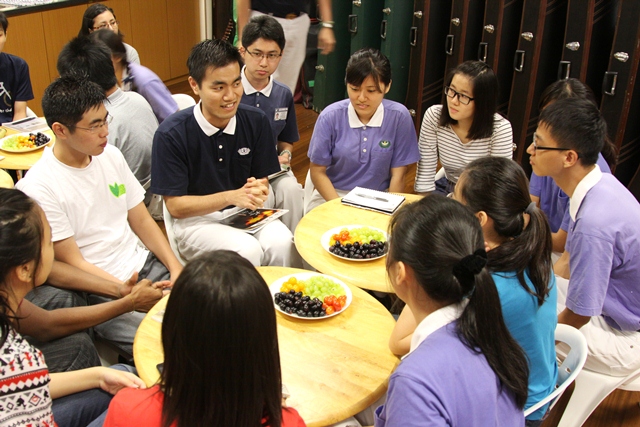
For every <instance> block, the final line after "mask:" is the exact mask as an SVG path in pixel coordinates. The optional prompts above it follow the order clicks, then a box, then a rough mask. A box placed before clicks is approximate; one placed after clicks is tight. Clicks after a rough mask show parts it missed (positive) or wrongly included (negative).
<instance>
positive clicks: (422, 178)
mask: <svg viewBox="0 0 640 427" xmlns="http://www.w3.org/2000/svg"><path fill="white" fill-rule="evenodd" d="M441 111H442V105H434V106H432V107H429V109H428V110H427V111H426V112H425V113H424V119H423V120H422V126H421V128H420V139H419V141H418V145H419V146H420V161H419V162H418V170H417V173H416V182H415V186H414V189H415V191H416V192H418V193H425V192H429V191H434V190H435V189H436V186H435V182H434V181H435V175H436V167H437V165H438V160H440V163H441V164H442V167H443V168H444V170H445V172H446V175H447V178H448V179H449V181H451V182H454V183H456V182H458V178H459V177H460V174H462V171H463V170H464V168H465V167H466V165H467V164H468V163H470V162H472V161H473V160H475V159H477V158H480V157H485V156H496V157H506V158H508V159H511V158H512V157H513V132H512V130H511V123H509V121H508V120H507V119H505V118H504V117H502V116H501V115H500V114H497V113H496V114H495V115H494V123H493V134H492V135H491V136H490V137H488V138H482V139H475V140H473V141H469V142H468V143H466V144H463V143H462V141H460V138H458V135H456V133H455V132H454V131H453V129H451V126H449V125H447V126H445V127H442V126H440V125H439V124H438V122H439V120H440V112H441Z"/></svg>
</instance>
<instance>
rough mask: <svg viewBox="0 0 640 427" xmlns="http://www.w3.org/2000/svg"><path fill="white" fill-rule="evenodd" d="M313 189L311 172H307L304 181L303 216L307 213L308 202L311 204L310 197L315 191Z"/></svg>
mask: <svg viewBox="0 0 640 427" xmlns="http://www.w3.org/2000/svg"><path fill="white" fill-rule="evenodd" d="M315 188H316V187H315V186H314V185H313V181H311V170H309V171H308V172H307V178H306V179H305V181H304V215H306V214H307V213H308V212H309V209H308V207H309V202H311V197H312V196H313V190H315Z"/></svg>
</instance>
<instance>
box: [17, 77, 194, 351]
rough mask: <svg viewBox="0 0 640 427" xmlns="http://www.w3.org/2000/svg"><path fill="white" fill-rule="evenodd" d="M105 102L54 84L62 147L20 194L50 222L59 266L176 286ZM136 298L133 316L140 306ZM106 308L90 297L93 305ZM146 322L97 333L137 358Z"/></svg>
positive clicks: (45, 102) (64, 82)
mask: <svg viewBox="0 0 640 427" xmlns="http://www.w3.org/2000/svg"><path fill="white" fill-rule="evenodd" d="M105 100H106V97H105V94H104V91H103V90H101V88H100V87H99V86H98V85H96V84H94V83H92V82H89V81H87V80H84V78H82V77H75V76H63V77H61V78H59V79H57V80H55V81H54V82H53V83H52V84H51V85H49V87H48V88H47V89H46V91H45V93H44V97H43V99H42V107H43V110H44V115H45V118H46V120H47V124H48V125H49V127H50V128H51V129H52V130H53V133H54V134H55V137H56V143H55V145H54V146H53V148H49V147H46V148H45V151H44V153H43V156H42V158H41V159H40V160H39V161H38V162H37V163H36V164H35V165H34V166H33V167H32V168H31V170H29V173H28V174H27V175H26V176H25V178H23V179H22V180H20V181H19V182H18V184H17V185H16V187H17V188H18V189H19V190H22V191H24V192H25V193H26V194H28V195H29V196H31V197H32V198H33V199H35V200H36V201H37V202H38V204H39V205H40V207H42V209H43V210H44V212H45V214H46V215H47V219H48V220H49V223H50V224H51V232H52V240H53V248H54V252H55V257H56V260H58V261H61V262H64V263H66V264H70V265H72V266H74V267H76V268H79V269H81V270H84V271H85V272H87V273H90V274H93V275H94V276H98V277H101V278H103V279H106V280H108V281H111V282H116V283H123V282H125V281H127V280H129V279H130V278H131V277H132V275H134V274H135V273H137V272H138V273H139V277H140V278H141V279H142V278H147V279H149V280H151V281H152V282H156V281H159V280H169V279H170V280H171V281H172V282H173V281H174V280H175V279H176V278H177V276H178V275H179V274H180V272H181V271H182V265H181V264H180V262H179V261H178V260H177V259H176V257H175V255H174V254H173V252H172V250H171V248H170V247H169V243H168V242H167V240H166V238H165V237H164V235H163V234H162V231H160V228H159V227H158V225H157V224H156V222H155V221H154V220H153V219H152V218H151V216H150V215H149V213H148V212H147V209H146V208H145V206H144V203H143V199H144V194H145V191H144V189H143V188H142V186H141V185H140V184H139V183H138V181H137V180H136V178H135V176H134V175H133V173H132V172H131V170H130V169H129V166H128V165H127V163H126V162H125V159H124V156H123V155H122V153H120V151H119V150H118V149H117V148H116V147H113V146H112V145H110V144H107V136H108V134H109V122H110V121H111V118H110V114H109V113H108V112H107V109H106V108H105V106H104V101H105ZM140 241H141V242H142V244H140ZM143 245H144V246H143ZM37 296H38V295H37V293H36V294H35V297H36V298H37ZM130 299H131V309H135V308H136V307H140V305H139V303H140V302H138V305H136V301H135V297H130ZM105 301H109V299H107V298H105V297H102V296H98V295H89V302H90V303H91V304H97V303H101V302H105ZM34 303H35V302H34ZM143 317H144V315H143V314H142V313H137V312H131V313H127V314H124V315H121V316H118V317H116V318H115V319H113V320H110V321H107V322H105V323H102V324H101V325H99V326H98V327H96V329H95V330H96V332H97V333H98V334H99V335H101V336H103V337H104V338H105V339H107V340H109V341H111V342H113V343H114V344H115V345H117V346H118V347H119V348H120V350H121V351H122V352H123V353H126V354H128V355H131V354H132V343H133V337H134V335H135V331H136V329H137V327H138V325H139V324H140V322H141V321H142V318H143Z"/></svg>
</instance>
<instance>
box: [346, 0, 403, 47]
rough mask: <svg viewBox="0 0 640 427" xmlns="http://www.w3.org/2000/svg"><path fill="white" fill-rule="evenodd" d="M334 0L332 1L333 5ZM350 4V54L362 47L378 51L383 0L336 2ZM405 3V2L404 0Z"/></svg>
mask: <svg viewBox="0 0 640 427" xmlns="http://www.w3.org/2000/svg"><path fill="white" fill-rule="evenodd" d="M335 1H336V0H334V3H335ZM337 1H341V2H345V3H352V4H353V5H352V7H351V14H350V15H349V34H350V35H351V53H353V52H355V51H356V50H358V49H362V48H363V47H372V48H375V49H380V37H379V34H380V23H381V22H382V13H381V12H382V9H383V8H384V0H353V1H352V2H350V1H349V0H337ZM405 1H406V0H405Z"/></svg>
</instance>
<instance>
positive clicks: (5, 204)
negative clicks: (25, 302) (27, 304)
mask: <svg viewBox="0 0 640 427" xmlns="http://www.w3.org/2000/svg"><path fill="white" fill-rule="evenodd" d="M36 206H38V205H37V204H36V202H34V201H33V199H30V198H29V196H27V195H26V194H24V193H23V192H22V191H20V190H16V189H8V188H0V347H2V346H3V345H4V342H5V341H6V339H7V335H8V332H9V329H10V328H11V320H12V319H15V318H16V317H15V313H12V312H11V308H10V306H9V301H8V295H9V294H10V293H12V290H11V289H7V288H6V287H7V283H6V281H7V277H8V276H9V273H10V271H11V270H12V269H13V268H16V267H19V266H21V265H24V264H27V263H29V262H31V261H34V262H35V265H36V272H35V274H34V275H33V277H35V276H36V275H37V269H38V268H40V259H41V257H42V239H43V236H44V229H43V227H44V224H43V223H42V219H41V218H40V213H39V211H38V209H36Z"/></svg>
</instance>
